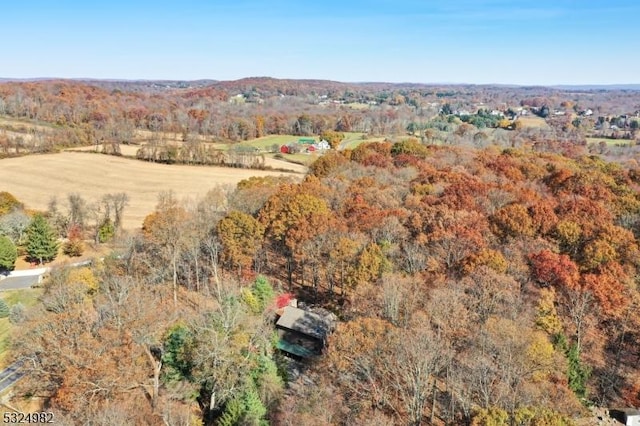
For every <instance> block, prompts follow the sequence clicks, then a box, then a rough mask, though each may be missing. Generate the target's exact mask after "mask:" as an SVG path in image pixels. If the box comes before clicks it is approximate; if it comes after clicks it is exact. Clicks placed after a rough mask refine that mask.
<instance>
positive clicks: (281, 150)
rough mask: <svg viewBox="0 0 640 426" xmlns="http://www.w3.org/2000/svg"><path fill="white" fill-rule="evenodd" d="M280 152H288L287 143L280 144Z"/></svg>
mask: <svg viewBox="0 0 640 426" xmlns="http://www.w3.org/2000/svg"><path fill="white" fill-rule="evenodd" d="M280 152H281V153H282V154H288V153H289V147H288V146H287V145H282V146H281V147H280Z"/></svg>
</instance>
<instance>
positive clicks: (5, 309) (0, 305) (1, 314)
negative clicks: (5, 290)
mask: <svg viewBox="0 0 640 426" xmlns="http://www.w3.org/2000/svg"><path fill="white" fill-rule="evenodd" d="M8 316H9V305H7V302H5V301H4V300H2V299H0V318H6V317H8Z"/></svg>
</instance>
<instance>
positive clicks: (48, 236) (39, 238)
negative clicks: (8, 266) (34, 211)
mask: <svg viewBox="0 0 640 426" xmlns="http://www.w3.org/2000/svg"><path fill="white" fill-rule="evenodd" d="M27 239H28V242H27V256H28V257H29V259H30V260H37V261H38V262H39V263H40V264H42V263H43V262H50V261H52V260H53V259H55V257H56V255H57V254H58V241H57V238H56V234H55V232H54V231H53V229H52V228H51V225H49V223H48V222H47V220H46V219H45V218H44V217H43V216H42V215H39V214H38V215H35V216H34V217H33V220H32V221H31V224H29V227H28V228H27Z"/></svg>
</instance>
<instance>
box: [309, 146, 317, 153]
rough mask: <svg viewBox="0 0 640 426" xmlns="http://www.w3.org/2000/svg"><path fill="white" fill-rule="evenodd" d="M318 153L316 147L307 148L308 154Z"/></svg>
mask: <svg viewBox="0 0 640 426" xmlns="http://www.w3.org/2000/svg"><path fill="white" fill-rule="evenodd" d="M315 151H316V146H315V145H309V146H308V147H307V152H315Z"/></svg>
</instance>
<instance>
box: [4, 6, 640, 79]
mask: <svg viewBox="0 0 640 426" xmlns="http://www.w3.org/2000/svg"><path fill="white" fill-rule="evenodd" d="M4 3H5V4H3V5H2V6H1V7H0V16H1V17H2V20H1V21H2V25H1V28H2V33H3V40H2V44H1V46H2V47H1V48H0V77H5V78H35V77H62V78H110V79H172V80H194V79H201V78H208V79H217V80H234V79H238V78H243V77H250V76H270V77H276V78H314V79H315V78H317V79H330V80H338V81H349V82H356V81H388V82H419V83H503V84H616V83H618V84H620V83H640V49H639V48H640V25H638V19H639V18H640V2H638V1H637V0H608V1H594V0H582V1H574V0H539V1H526V0H522V1H507V0H477V1H472V0H460V1H454V0H451V1H446V0H422V1H418V0H396V1H393V0H371V1H364V0H357V1H352V0H343V1H334V0H324V1H323V0H319V1H318V0H316V1H307V0H297V1H290V0H274V1H257V0H234V1H219V0H209V1H204V0H200V1H195V0H181V1H165V0H156V1H136V0H129V1H121V0H111V1H108V2H106V1H102V2H91V1H86V0H84V1H72V0H57V1H32V0H21V1H13V2H9V1H7V2H4ZM7 3H8V4H7Z"/></svg>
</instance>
